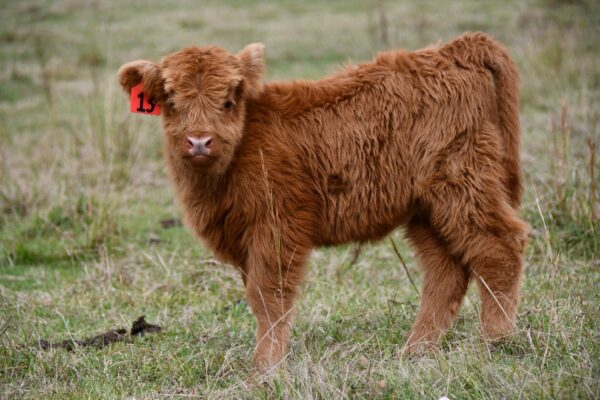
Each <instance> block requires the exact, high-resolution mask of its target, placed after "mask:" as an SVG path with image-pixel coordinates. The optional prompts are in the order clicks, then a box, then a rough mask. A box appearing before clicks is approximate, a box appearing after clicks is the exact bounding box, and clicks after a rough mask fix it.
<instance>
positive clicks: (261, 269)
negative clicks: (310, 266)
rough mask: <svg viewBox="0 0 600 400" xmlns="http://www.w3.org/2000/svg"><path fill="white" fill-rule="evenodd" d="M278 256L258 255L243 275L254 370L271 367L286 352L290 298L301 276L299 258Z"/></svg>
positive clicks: (290, 306) (292, 299)
mask: <svg viewBox="0 0 600 400" xmlns="http://www.w3.org/2000/svg"><path fill="white" fill-rule="evenodd" d="M280 258H281V259H280V260H277V259H276V257H269V256H266V257H259V258H257V259H255V260H254V262H253V263H251V264H250V265H249V270H248V271H247V275H246V297H247V299H248V304H249V305H250V307H251V309H252V313H253V314H254V316H255V317H256V321H257V330H256V347H255V349H254V357H253V360H252V361H253V366H254V369H255V372H258V373H265V372H269V371H270V370H271V369H274V368H275V367H277V366H278V365H279V364H280V363H281V362H282V360H283V359H284V358H285V356H286V354H287V345H288V340H289V336H290V325H291V322H292V313H293V306H294V300H295V298H296V295H297V293H298V285H299V284H300V282H301V279H302V268H303V260H298V259H297V257H292V258H291V259H289V258H288V259H287V260H286V259H285V258H284V257H281V256H280ZM285 261H287V262H285Z"/></svg>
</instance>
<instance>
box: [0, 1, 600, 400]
mask: <svg viewBox="0 0 600 400" xmlns="http://www.w3.org/2000/svg"><path fill="white" fill-rule="evenodd" d="M147 3H148V2H144V1H130V2H126V3H123V2H116V1H103V2H76V1H68V0H59V1H55V2H46V1H41V0H39V1H20V2H10V3H9V4H5V5H3V7H2V10H0V67H1V68H0V118H1V121H2V124H0V398H19V399H21V398H32V399H38V398H56V399H64V398H73V399H80V398H107V399H112V398H136V399H139V398H234V399H237V398H256V397H258V398H325V399H326V398H346V397H354V398H406V399H412V398H439V397H440V396H442V395H446V396H448V397H450V398H451V399H467V398H473V399H479V398H489V399H498V398H511V399H512V398H514V399H518V398H552V399H554V398H565V399H572V398H598V397H600V381H599V377H600V233H599V232H600V228H599V224H600V221H599V220H598V218H600V207H599V205H598V201H597V200H596V201H595V202H592V200H591V199H592V198H591V195H590V193H591V186H592V180H591V176H590V161H589V160H590V151H589V148H588V145H587V141H588V139H590V140H591V141H593V142H595V143H596V144H597V146H600V44H599V43H600V41H598V38H599V37H600V8H599V7H598V5H597V4H596V2H593V1H585V0H582V1H558V0H547V1H542V0H535V1H534V0H528V1H525V2H519V1H509V2H508V3H507V2H502V3H493V2H479V1H468V0H461V1H458V2H452V3H448V2H443V1H440V0H430V1H425V2H402V3H398V4H397V3H396V2H392V1H383V2H379V1H377V2H358V1H349V2H347V1H328V2H317V1H309V2H292V1H279V2H262V1H260V2H249V1H247V0H235V1H227V2H221V1H216V0H215V1H206V2H195V1H191V0H189V1H183V2H182V1H178V2H176V1H172V0H165V1H161V2H156V3H155V4H151V5H148V4H147ZM381 15H384V18H385V24H382V21H381ZM383 25H385V26H387V28H385V29H384V28H382V26H383ZM466 30H485V31H488V32H490V33H491V34H493V35H494V36H495V37H497V38H498V39H500V40H501V41H503V42H504V43H505V44H506V45H507V46H508V47H509V49H510V50H511V53H512V55H513V56H514V58H515V60H516V61H517V63H518V65H519V68H520V70H521V74H522V113H521V116H522V126H523V150H522V159H523V169H524V172H525V185H526V194H525V199H524V203H523V212H522V213H523V216H524V217H525V218H526V219H527V220H528V221H529V223H530V224H531V225H532V236H531V241H530V244H529V246H528V248H527V252H526V272H525V279H524V283H523V290H522V303H521V307H520V312H519V317H518V327H517V330H516V332H515V335H514V336H513V337H512V338H511V339H510V340H508V341H507V342H505V343H502V344H497V345H492V344H489V343H486V342H483V341H482V340H481V339H480V336H479V333H478V331H477V320H478V311H479V301H478V296H477V293H476V291H475V290H472V291H470V292H469V294H468V296H467V299H466V301H465V304H464V306H463V308H462V310H461V313H460V317H459V319H458V321H457V323H456V324H455V327H454V328H453V329H452V330H451V331H450V332H449V333H448V334H447V335H446V337H445V338H444V340H443V343H442V346H441V348H440V350H439V352H435V353H431V354H429V355H426V356H424V357H421V358H413V359H409V358H402V357H399V356H398V351H399V349H400V348H401V346H402V345H403V343H404V341H405V336H406V334H407V332H408V330H409V329H410V326H411V323H412V322H413V320H414V317H415V314H416V307H417V306H418V303H419V295H418V293H416V292H415V291H414V290H413V289H412V287H411V285H410V283H409V280H408V278H407V276H406V273H405V271H404V269H403V268H402V267H401V265H400V264H399V262H398V260H397V258H396V256H395V255H394V252H393V250H392V248H391V245H390V243H389V241H388V240H384V241H382V242H380V243H375V244H371V245H368V246H365V247H364V248H363V251H362V253H361V255H360V257H359V259H358V261H357V263H356V264H355V265H353V266H349V263H350V260H351V259H352V254H353V247H352V246H342V247H339V248H331V249H319V250H316V251H315V252H314V254H313V256H312V257H311V259H310V262H309V265H308V276H307V280H306V284H305V285H304V288H303V296H302V298H301V301H300V302H298V305H297V309H296V319H295V323H294V327H293V335H292V339H291V353H290V355H289V358H288V360H287V363H286V366H285V367H284V368H282V369H281V370H280V371H279V372H278V373H277V374H275V375H274V376H273V377H271V378H270V379H269V380H268V382H267V384H266V385H264V386H256V387H252V388H246V387H245V386H244V381H245V379H246V376H247V374H248V372H249V364H250V359H251V353H252V350H253V345H254V329H255V322H254V319H253V317H252V315H251V314H250V313H249V311H248V309H247V306H246V304H245V302H243V301H240V300H241V299H243V297H244V290H243V287H242V283H241V279H240V277H239V275H238V273H237V272H236V271H235V270H234V269H233V268H232V267H230V266H227V265H221V264H220V263H218V262H216V261H215V260H214V259H213V256H212V255H211V254H210V253H209V252H208V251H207V250H206V249H205V248H204V247H203V246H202V245H201V244H200V243H199V242H198V241H197V240H196V239H195V238H194V237H193V236H192V235H191V234H190V233H189V232H188V230H186V229H185V228H183V227H180V226H174V227H170V228H163V227H162V226H161V221H163V220H166V219H172V218H179V216H180V213H179V210H178V208H177V206H176V204H175V202H174V196H173V192H172V189H171V187H170V185H169V183H168V179H167V177H166V174H165V172H164V167H163V161H162V153H161V133H160V129H161V127H160V120H159V119H158V118H151V117H143V116H136V115H130V114H129V112H128V105H127V99H126V98H125V96H124V95H123V94H122V93H121V92H120V89H119V88H118V85H117V83H116V79H115V73H116V70H117V69H118V67H119V66H120V65H121V64H122V63H124V62H127V61H130V60H133V59H136V58H148V59H154V60H157V59H159V58H160V57H161V56H162V55H164V54H165V53H167V52H170V51H172V50H176V49H178V48H180V47H182V46H185V45H190V44H198V45H203V44H218V45H221V46H223V47H226V48H228V49H230V50H232V51H236V50H238V49H240V48H241V47H243V46H244V45H246V44H247V43H249V42H252V41H261V42H263V43H265V44H266V49H267V65H268V73H267V79H292V78H316V77H320V76H323V75H325V74H327V73H330V72H332V71H334V70H335V69H336V68H338V67H339V66H340V65H341V64H343V63H345V62H346V61H347V60H348V59H350V60H352V61H354V62H359V61H362V60H367V59H370V58H371V57H372V56H373V55H374V54H375V53H376V52H377V51H378V50H380V49H383V48H394V47H403V48H407V49H416V48H419V47H423V46H425V45H427V44H429V43H432V42H436V41H438V40H447V39H450V38H452V37H454V36H455V35H458V34H460V33H462V32H463V31H466ZM561 110H562V111H561ZM561 113H562V117H561ZM553 120H554V121H555V122H554V123H553V122H552V121H553ZM561 121H562V124H561ZM561 126H562V128H561ZM599 159H600V154H598V152H597V154H596V164H595V174H596V175H595V181H596V182H595V185H596V187H600V180H599V178H598V177H599V176H600V171H599V170H600V164H599V161H598V160H599ZM596 199H598V194H597V195H596ZM594 215H595V216H596V217H595V219H594ZM393 238H394V240H395V241H396V242H397V243H398V244H399V245H400V251H401V252H402V253H403V256H404V257H405V258H406V260H407V263H408V270H409V272H410V274H411V276H412V277H413V279H415V280H416V281H417V284H420V282H421V275H420V273H419V272H418V268H417V266H416V264H415V261H414V259H413V257H412V252H411V250H410V249H409V248H408V247H407V246H406V245H405V244H403V243H404V242H403V240H402V232H401V231H397V232H395V233H394V235H393ZM139 315H146V316H147V320H148V321H151V322H154V323H158V324H160V325H161V326H163V329H164V330H163V332H162V333H160V334H157V335H149V336H146V337H144V338H140V339H137V340H135V341H134V342H133V343H129V344H126V343H118V344H115V345H113V346H111V347H107V348H104V349H91V348H79V349H76V350H75V351H73V352H67V351H65V350H60V349H54V350H49V351H44V350H41V349H40V348H38V347H37V345H36V343H37V341H38V340H39V339H47V340H50V341H60V340H63V339H67V338H69V337H73V338H83V337H87V336H92V335H95V334H97V333H100V332H103V331H105V330H108V329H111V328H115V327H121V326H122V327H126V326H128V325H129V324H130V323H131V322H132V321H133V320H134V319H135V318H136V317H137V316H139Z"/></svg>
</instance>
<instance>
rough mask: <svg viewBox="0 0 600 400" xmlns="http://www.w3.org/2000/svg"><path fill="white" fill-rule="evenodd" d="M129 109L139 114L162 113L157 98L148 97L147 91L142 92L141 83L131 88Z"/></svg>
mask: <svg viewBox="0 0 600 400" xmlns="http://www.w3.org/2000/svg"><path fill="white" fill-rule="evenodd" d="M129 111H131V112H132V113H137V114H147V115H160V106H159V105H158V103H157V102H156V100H154V99H153V98H148V96H147V95H146V93H144V92H142V84H141V83H140V84H139V85H137V86H134V87H132V88H131V98H130V101H129Z"/></svg>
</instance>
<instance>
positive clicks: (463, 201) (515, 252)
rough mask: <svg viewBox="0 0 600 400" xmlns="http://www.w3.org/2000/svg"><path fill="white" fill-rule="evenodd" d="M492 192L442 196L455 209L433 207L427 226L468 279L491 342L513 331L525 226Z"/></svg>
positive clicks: (445, 206) (441, 205) (485, 331)
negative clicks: (470, 276) (438, 235)
mask: <svg viewBox="0 0 600 400" xmlns="http://www.w3.org/2000/svg"><path fill="white" fill-rule="evenodd" d="M493 189H494V188H493V187H488V191H487V192H485V193H482V192H472V193H470V194H469V195H467V194H466V193H465V192H463V193H465V195H464V197H458V196H456V198H454V196H453V195H456V193H452V192H450V193H447V194H446V196H445V198H446V199H448V198H450V199H454V201H453V204H454V205H456V204H460V205H461V207H460V208H459V209H453V208H452V207H451V206H450V205H449V204H442V203H440V204H438V205H436V206H435V207H433V209H432V213H431V216H432V218H431V221H432V223H433V224H434V226H435V228H436V230H437V231H439V232H441V234H442V235H443V237H444V238H445V240H446V241H447V243H448V248H449V249H450V251H451V252H452V253H453V254H454V255H455V256H457V257H460V260H461V262H462V263H463V264H464V265H467V266H468V267H469V269H470V271H471V273H472V274H473V278H474V279H475V281H476V282H477V284H478V286H479V292H480V297H481V324H482V328H483V332H484V334H485V335H486V336H488V337H489V338H492V339H495V338H499V337H502V336H505V335H507V334H509V333H510V332H511V331H512V330H513V328H514V324H515V320H516V314H517V306H518V303H519V288H520V281H521V273H522V269H523V268H522V256H523V248H524V244H525V239H526V232H527V224H526V223H525V222H523V221H522V220H521V219H519V217H518V216H517V213H516V211H515V210H514V209H513V208H512V207H511V206H509V205H508V203H507V202H506V200H505V199H504V198H503V196H502V193H501V192H500V191H498V190H493Z"/></svg>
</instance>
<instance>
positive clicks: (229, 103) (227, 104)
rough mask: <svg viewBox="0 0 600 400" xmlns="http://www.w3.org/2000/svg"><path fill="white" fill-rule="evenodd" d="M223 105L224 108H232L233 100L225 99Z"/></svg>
mask: <svg viewBox="0 0 600 400" xmlns="http://www.w3.org/2000/svg"><path fill="white" fill-rule="evenodd" d="M223 107H224V108H225V109H226V110H231V109H232V108H233V102H231V101H229V100H227V101H226V102H225V104H224V105H223Z"/></svg>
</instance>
